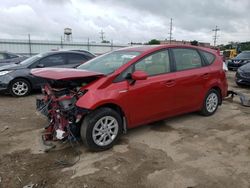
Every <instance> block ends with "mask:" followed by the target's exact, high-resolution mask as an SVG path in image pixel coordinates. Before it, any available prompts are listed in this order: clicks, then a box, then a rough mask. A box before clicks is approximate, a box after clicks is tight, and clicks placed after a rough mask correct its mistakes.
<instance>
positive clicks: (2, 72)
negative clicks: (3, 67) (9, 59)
mask: <svg viewBox="0 0 250 188" xmlns="http://www.w3.org/2000/svg"><path fill="white" fill-rule="evenodd" d="M10 72H11V71H0V76H3V75H5V74H8V73H10Z"/></svg>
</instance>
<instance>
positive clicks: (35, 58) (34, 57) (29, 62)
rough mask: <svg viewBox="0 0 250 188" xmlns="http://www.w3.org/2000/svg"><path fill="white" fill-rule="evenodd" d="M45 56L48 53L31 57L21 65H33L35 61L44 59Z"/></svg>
mask: <svg viewBox="0 0 250 188" xmlns="http://www.w3.org/2000/svg"><path fill="white" fill-rule="evenodd" d="M45 55H46V53H43V54H37V55H34V56H31V57H29V58H28V59H25V60H24V61H22V62H21V63H20V64H21V65H30V64H31V63H33V62H34V61H36V60H38V59H40V58H41V57H43V56H45Z"/></svg>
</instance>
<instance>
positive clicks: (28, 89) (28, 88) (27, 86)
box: [9, 78, 31, 97]
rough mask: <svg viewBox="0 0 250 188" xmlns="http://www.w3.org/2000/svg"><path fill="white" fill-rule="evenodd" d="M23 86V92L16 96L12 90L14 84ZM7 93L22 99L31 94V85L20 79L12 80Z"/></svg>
mask: <svg viewBox="0 0 250 188" xmlns="http://www.w3.org/2000/svg"><path fill="white" fill-rule="evenodd" d="M18 83H20V84H24V90H23V91H22V92H20V94H18V91H16V90H15V89H14V87H16V84H18ZM9 92H10V94H11V95H12V96H14V97H24V96H27V95H29V94H30V92H31V85H30V83H29V82H28V81H27V80H25V79H22V78H18V79H14V80H13V81H11V83H10V85H9Z"/></svg>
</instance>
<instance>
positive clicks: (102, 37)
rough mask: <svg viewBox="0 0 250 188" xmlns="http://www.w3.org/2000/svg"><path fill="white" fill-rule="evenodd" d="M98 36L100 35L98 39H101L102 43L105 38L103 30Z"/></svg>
mask: <svg viewBox="0 0 250 188" xmlns="http://www.w3.org/2000/svg"><path fill="white" fill-rule="evenodd" d="M100 34H101V37H100V38H101V40H102V42H103V41H104V38H105V37H104V32H103V30H101V32H100Z"/></svg>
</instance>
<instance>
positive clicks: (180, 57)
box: [171, 48, 211, 113]
mask: <svg viewBox="0 0 250 188" xmlns="http://www.w3.org/2000/svg"><path fill="white" fill-rule="evenodd" d="M171 54H172V57H173V62H174V64H175V71H176V77H175V82H176V85H175V99H174V100H175V110H176V111H177V112H178V113H183V112H191V111H194V110H198V109H199V108H200V107H201V105H202V102H203V98H204V95H205V92H206V90H207V89H206V85H207V84H206V83H207V82H209V79H210V78H211V75H210V69H209V66H205V62H204V61H203V59H202V57H201V55H200V53H199V52H198V51H197V50H196V49H192V48H172V49H171Z"/></svg>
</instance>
